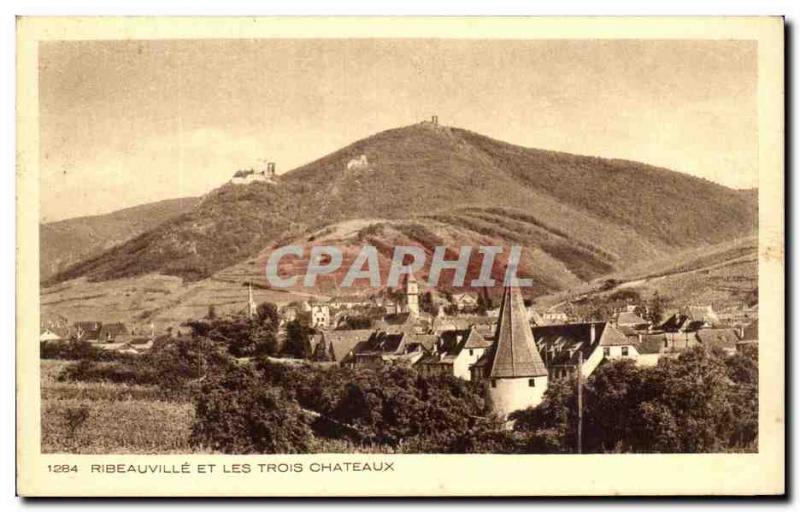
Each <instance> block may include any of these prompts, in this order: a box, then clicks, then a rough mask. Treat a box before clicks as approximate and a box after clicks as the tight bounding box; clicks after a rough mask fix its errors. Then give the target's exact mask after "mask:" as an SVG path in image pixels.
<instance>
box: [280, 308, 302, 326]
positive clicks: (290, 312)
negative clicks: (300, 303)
mask: <svg viewBox="0 0 800 512" xmlns="http://www.w3.org/2000/svg"><path fill="white" fill-rule="evenodd" d="M280 312H281V323H284V324H288V323H289V322H294V321H295V320H297V316H298V311H297V307H296V306H284V307H283V308H281V310H280Z"/></svg>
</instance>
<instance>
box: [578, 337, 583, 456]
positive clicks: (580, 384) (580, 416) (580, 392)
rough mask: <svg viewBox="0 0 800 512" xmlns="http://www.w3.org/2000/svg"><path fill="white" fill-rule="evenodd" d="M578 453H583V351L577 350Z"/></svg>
mask: <svg viewBox="0 0 800 512" xmlns="http://www.w3.org/2000/svg"><path fill="white" fill-rule="evenodd" d="M577 380H578V453H583V352H581V351H580V350H578V379H577Z"/></svg>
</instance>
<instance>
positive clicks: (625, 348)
mask: <svg viewBox="0 0 800 512" xmlns="http://www.w3.org/2000/svg"><path fill="white" fill-rule="evenodd" d="M622 355H623V356H627V355H628V347H622Z"/></svg>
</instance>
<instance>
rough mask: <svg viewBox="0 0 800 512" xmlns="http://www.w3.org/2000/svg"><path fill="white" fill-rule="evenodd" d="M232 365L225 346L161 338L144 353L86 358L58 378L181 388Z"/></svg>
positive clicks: (233, 363)
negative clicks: (107, 358)
mask: <svg viewBox="0 0 800 512" xmlns="http://www.w3.org/2000/svg"><path fill="white" fill-rule="evenodd" d="M234 365H235V362H234V361H233V360H232V359H231V357H230V356H229V355H228V354H227V353H226V351H225V350H224V348H223V347H220V346H219V345H218V344H216V343H214V342H212V341H210V340H208V339H205V338H199V337H198V338H160V339H159V340H157V342H156V343H154V344H153V349H152V350H151V351H150V352H148V353H146V354H142V355H139V356H133V357H128V358H126V359H121V360H119V361H114V362H107V363H98V362H96V361H92V360H88V359H85V360H82V361H80V362H78V363H76V364H73V365H70V366H68V367H67V368H65V369H64V371H63V372H62V373H61V374H60V375H59V377H58V379H59V380H60V381H84V382H112V383H116V384H139V385H153V384H155V385H158V386H160V387H161V388H164V389H170V390H180V389H183V388H186V387H187V386H190V385H192V384H194V383H196V382H198V381H200V380H202V379H205V378H208V377H209V376H212V375H215V374H218V373H223V372H225V371H226V370H227V369H229V368H230V367H232V366H234Z"/></svg>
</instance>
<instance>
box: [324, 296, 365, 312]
mask: <svg viewBox="0 0 800 512" xmlns="http://www.w3.org/2000/svg"><path fill="white" fill-rule="evenodd" d="M329 304H330V307H331V308H332V309H353V308H367V307H370V306H371V305H372V302H371V301H370V300H368V299H364V298H363V297H357V296H353V297H335V298H334V299H332V300H331V301H330V303H329Z"/></svg>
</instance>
